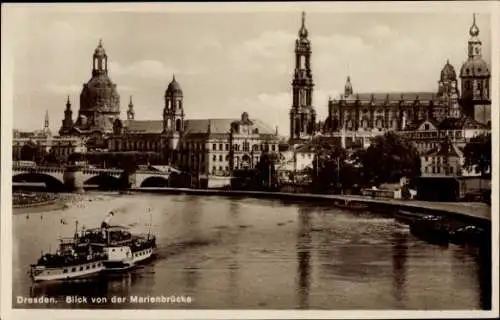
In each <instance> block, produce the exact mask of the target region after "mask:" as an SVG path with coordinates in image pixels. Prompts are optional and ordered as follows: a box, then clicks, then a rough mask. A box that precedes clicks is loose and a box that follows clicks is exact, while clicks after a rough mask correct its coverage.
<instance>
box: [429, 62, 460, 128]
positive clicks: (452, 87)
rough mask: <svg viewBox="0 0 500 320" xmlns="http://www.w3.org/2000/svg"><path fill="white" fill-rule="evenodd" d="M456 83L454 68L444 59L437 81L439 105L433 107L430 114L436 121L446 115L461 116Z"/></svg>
mask: <svg viewBox="0 0 500 320" xmlns="http://www.w3.org/2000/svg"><path fill="white" fill-rule="evenodd" d="M457 83H458V81H457V74H456V72H455V68H453V66H452V65H451V64H450V61H449V60H446V64H445V65H444V67H443V69H442V70H441V77H440V78H439V82H438V84H439V88H438V94H437V100H438V102H439V103H438V105H439V106H440V107H435V108H434V110H433V114H432V116H433V117H434V119H436V120H437V121H442V120H443V119H444V118H447V117H449V118H460V117H461V116H462V110H461V108H460V105H459V103H458V99H459V97H460V93H459V91H458V85H457Z"/></svg>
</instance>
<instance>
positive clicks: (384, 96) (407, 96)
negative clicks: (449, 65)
mask: <svg viewBox="0 0 500 320" xmlns="http://www.w3.org/2000/svg"><path fill="white" fill-rule="evenodd" d="M435 95H436V93H435V92H374V93H355V94H353V95H350V96H349V97H343V98H342V99H343V100H348V101H352V102H354V101H356V100H359V101H360V102H370V101H372V100H373V101H374V102H376V103H377V102H385V101H389V102H400V101H402V100H403V101H411V102H413V101H415V100H417V99H418V100H420V101H432V100H434V99H435Z"/></svg>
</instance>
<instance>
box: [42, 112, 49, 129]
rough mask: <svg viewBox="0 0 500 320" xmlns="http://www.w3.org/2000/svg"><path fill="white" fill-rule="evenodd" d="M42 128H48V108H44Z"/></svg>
mask: <svg viewBox="0 0 500 320" xmlns="http://www.w3.org/2000/svg"><path fill="white" fill-rule="evenodd" d="M43 128H44V129H48V128H49V110H45V120H44V122H43Z"/></svg>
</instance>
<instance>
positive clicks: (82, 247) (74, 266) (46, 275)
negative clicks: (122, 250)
mask: <svg viewBox="0 0 500 320" xmlns="http://www.w3.org/2000/svg"><path fill="white" fill-rule="evenodd" d="M60 240H61V243H60V244H59V248H58V250H57V251H56V252H55V253H46V254H43V253H42V256H41V257H40V258H39V259H38V261H37V263H36V264H32V265H31V266H30V276H31V279H32V280H33V281H35V282H40V281H55V280H68V279H73V278H81V277H87V276H91V275H94V274H97V273H99V272H101V271H102V270H104V269H105V266H104V261H106V260H107V259H108V257H107V254H106V253H105V252H104V251H103V250H102V248H100V247H95V246H92V245H87V244H82V243H79V241H78V235H77V234H75V237H74V238H66V239H60Z"/></svg>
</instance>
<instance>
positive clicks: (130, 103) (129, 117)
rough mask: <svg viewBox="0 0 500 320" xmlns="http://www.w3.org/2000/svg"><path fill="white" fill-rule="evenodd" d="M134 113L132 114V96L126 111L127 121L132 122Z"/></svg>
mask: <svg viewBox="0 0 500 320" xmlns="http://www.w3.org/2000/svg"><path fill="white" fill-rule="evenodd" d="M134 116H135V112H134V103H133V102H132V96H130V102H129V104H128V110H127V120H134Z"/></svg>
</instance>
